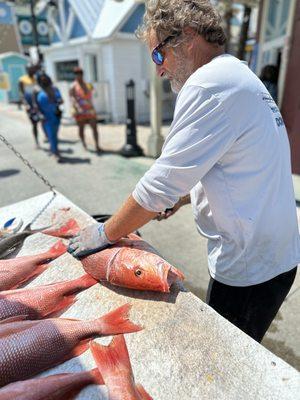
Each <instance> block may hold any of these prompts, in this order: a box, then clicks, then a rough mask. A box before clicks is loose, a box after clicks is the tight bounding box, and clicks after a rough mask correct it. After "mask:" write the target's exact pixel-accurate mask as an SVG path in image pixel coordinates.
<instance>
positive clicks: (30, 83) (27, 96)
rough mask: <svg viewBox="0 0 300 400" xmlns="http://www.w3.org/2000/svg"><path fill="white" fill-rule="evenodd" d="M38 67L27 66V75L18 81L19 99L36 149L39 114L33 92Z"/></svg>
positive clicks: (37, 145)
mask: <svg viewBox="0 0 300 400" xmlns="http://www.w3.org/2000/svg"><path fill="white" fill-rule="evenodd" d="M38 68H39V67H38V66H36V65H32V64H30V65H28V66H27V67H26V70H27V74H25V75H23V76H21V77H20V79H19V91H20V97H21V101H22V103H23V105H24V106H25V110H26V112H27V115H28V118H29V120H30V122H31V124H32V133H33V137H34V140H35V144H36V147H37V148H39V141H38V122H39V120H40V118H39V112H38V108H37V106H36V102H35V99H34V96H35V92H36V91H37V89H36V88H37V81H36V78H35V74H36V72H37V70H38Z"/></svg>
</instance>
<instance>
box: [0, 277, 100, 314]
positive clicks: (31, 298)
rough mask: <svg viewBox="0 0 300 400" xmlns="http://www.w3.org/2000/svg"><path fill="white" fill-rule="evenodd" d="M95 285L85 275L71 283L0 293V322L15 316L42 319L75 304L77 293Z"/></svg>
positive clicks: (90, 278)
mask: <svg viewBox="0 0 300 400" xmlns="http://www.w3.org/2000/svg"><path fill="white" fill-rule="evenodd" d="M96 283H97V281H96V280H95V279H94V278H92V277H91V276H90V275H89V274H86V275H84V276H81V277H80V278H78V279H74V280H72V281H65V282H57V283H51V284H49V285H44V286H39V287H35V288H25V289H15V290H7V291H3V292H0V320H3V319H6V318H9V317H13V316H17V315H24V316H26V318H27V319H41V318H44V317H46V316H49V315H50V314H53V313H56V312H58V311H60V310H62V309H64V308H66V307H69V306H70V305H71V304H73V303H74V302H75V295H76V293H77V292H79V291H80V290H84V289H87V288H89V287H90V286H93V285H95V284H96Z"/></svg>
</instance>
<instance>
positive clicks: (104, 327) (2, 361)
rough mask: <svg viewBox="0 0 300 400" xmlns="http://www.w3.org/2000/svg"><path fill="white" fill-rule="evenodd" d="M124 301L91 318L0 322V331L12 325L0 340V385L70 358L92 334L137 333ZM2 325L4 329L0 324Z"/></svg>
mask: <svg viewBox="0 0 300 400" xmlns="http://www.w3.org/2000/svg"><path fill="white" fill-rule="evenodd" d="M130 307H131V306H130V304H125V305H123V306H122V307H119V308H118V309H116V310H114V311H111V312H110V313H108V314H106V315H104V316H103V317H101V318H98V319H95V320H92V321H80V320H75V319H65V318H52V319H46V320H40V321H24V322H23V323H24V324H25V325H26V328H25V329H22V327H21V324H22V322H18V323H17V325H18V328H17V329H16V328H15V327H14V325H15V323H14V322H11V323H4V324H0V331H1V330H2V329H5V325H6V326H7V325H8V327H7V328H6V331H9V329H10V328H9V325H12V327H11V330H10V332H9V333H10V334H9V336H2V338H1V340H0V371H1V374H0V386H4V385H7V384H8V383H12V382H16V381H19V380H24V379H28V378H30V377H32V376H34V375H36V374H38V373H40V372H42V371H45V370H47V369H49V368H51V367H54V366H56V365H58V364H60V363H62V362H64V361H66V360H69V359H70V358H72V357H75V356H78V355H80V354H82V353H83V352H84V351H86V350H87V348H88V342H89V340H90V339H91V338H93V337H96V336H107V335H118V334H121V333H130V332H137V331H139V330H141V329H142V328H141V327H140V326H138V325H135V324H134V323H133V322H131V321H130V320H129V317H128V313H129V310H130ZM2 325H4V328H3V327H2Z"/></svg>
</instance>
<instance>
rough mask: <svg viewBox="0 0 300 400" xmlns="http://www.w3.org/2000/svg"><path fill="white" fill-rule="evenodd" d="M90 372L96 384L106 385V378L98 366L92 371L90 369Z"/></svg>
mask: <svg viewBox="0 0 300 400" xmlns="http://www.w3.org/2000/svg"><path fill="white" fill-rule="evenodd" d="M89 373H90V376H91V378H92V381H93V383H95V384H96V385H104V380H103V378H102V375H101V374H100V371H99V369H98V368H94V369H92V370H91V371H89Z"/></svg>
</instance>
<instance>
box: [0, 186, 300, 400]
mask: <svg viewBox="0 0 300 400" xmlns="http://www.w3.org/2000/svg"><path fill="white" fill-rule="evenodd" d="M50 197H51V194H49V193H46V194H44V195H41V196H38V197H35V198H31V199H29V200H26V201H24V202H21V203H17V204H14V205H11V206H8V207H4V208H1V209H0V223H2V222H4V221H5V220H6V219H8V218H10V217H12V216H18V217H22V218H23V219H24V220H25V222H29V221H30V220H31V219H32V218H33V217H34V216H35V214H36V213H37V211H39V210H40V209H41V208H42V207H43V205H44V204H45V203H46V202H47V200H48V199H49V198H50ZM67 206H71V207H72V215H73V216H74V217H75V218H76V219H77V220H78V222H79V223H80V224H81V226H84V225H85V224H87V223H88V222H90V220H91V219H90V217H89V216H88V215H87V214H85V213H84V212H83V211H81V210H80V209H79V208H77V207H76V206H75V205H74V204H72V203H71V202H70V201H68V200H67V199H66V198H65V197H63V196H61V195H58V196H57V198H56V199H55V200H54V202H53V203H52V204H51V205H50V207H49V208H48V209H47V211H46V212H45V213H44V214H43V215H42V216H41V217H40V219H39V220H38V223H36V225H35V226H36V227H40V226H44V225H47V224H49V223H50V216H51V214H52V213H53V212H54V211H55V210H57V209H58V208H61V207H67ZM55 241H56V239H55V238H52V237H49V236H46V235H43V234H36V235H34V236H32V237H29V238H28V239H26V241H25V244H24V246H23V248H22V250H21V251H20V252H19V255H24V254H34V253H37V252H40V251H42V250H44V249H47V248H48V247H49V245H50V244H52V243H54V242H55ZM82 274H83V269H82V267H81V263H80V262H79V261H77V260H75V259H74V258H73V257H72V256H71V255H69V254H65V255H63V256H62V257H60V258H59V259H57V260H55V261H54V262H52V263H51V265H50V267H49V268H48V269H47V270H46V271H45V272H44V273H43V274H42V275H41V276H39V277H38V278H37V279H35V280H34V281H32V282H31V283H30V284H29V285H28V286H31V287H34V286H38V285H40V284H44V283H51V282H56V281H59V280H62V279H73V278H76V277H79V276H81V275H82ZM126 302H130V303H132V304H133V308H132V312H131V317H132V319H133V320H134V321H135V322H137V323H140V324H142V325H143V326H144V328H145V329H144V330H143V331H141V332H138V333H135V334H130V335H126V341H127V345H128V349H129V353H130V357H131V362H132V366H133V370H134V373H135V378H136V381H137V382H141V383H142V384H143V385H144V387H145V389H146V390H147V391H148V392H149V393H150V394H151V395H152V396H153V398H154V399H161V400H177V399H178V400H187V399H188V400H199V399H201V400H206V399H209V400H214V399H220V400H223V399H224V400H225V399H226V400H228V399H232V400H238V399H243V400H244V399H247V400H252V399H253V400H254V399H255V400H258V399H264V400H268V399H270V400H271V399H272V400H275V399H278V400H279V399H280V400H282V399H285V400H288V399H291V400H292V399H293V400H294V399H296V398H299V393H300V374H299V373H298V372H297V371H296V370H295V369H293V368H292V367H290V366H289V365H288V364H287V363H285V362H284V361H282V360H281V359H279V358H278V357H276V356H275V355H273V354H272V353H270V352H269V351H268V350H266V349H265V348H264V347H262V346H261V345H259V344H257V343H256V342H255V341H253V340H252V339H251V338H249V337H248V336H247V335H245V334H244V333H243V332H241V331H240V330H238V329H237V328H236V327H234V326H233V325H231V324H230V323H229V322H228V321H226V320H225V319H223V318H222V317H221V316H219V315H218V314H217V313H216V312H214V311H213V310H212V309H211V308H210V307H208V306H207V305H206V304H204V303H203V302H202V301H201V300H200V299H198V298H197V297H195V296H194V295H193V294H192V293H190V292H187V291H184V290H183V289H181V288H179V287H176V288H174V289H173V290H172V292H171V293H170V294H169V295H164V294H155V293H150V292H144V293H143V292H136V291H131V290H126V289H121V288H115V287H109V286H108V285H106V286H104V285H101V284H97V285H95V286H94V287H92V288H90V289H88V290H86V291H84V292H82V293H81V294H79V295H78V301H77V303H76V304H75V305H73V306H72V307H71V308H70V309H69V310H68V311H67V312H65V313H64V314H63V316H64V317H70V318H80V319H90V318H91V319H92V318H97V317H99V316H101V315H103V314H105V313H106V312H108V311H110V310H112V309H114V308H116V307H117V306H120V305H122V304H124V303H126ZM97 341H99V342H100V343H105V344H107V343H108V342H109V341H110V338H102V339H97ZM94 366H95V364H94V361H93V359H92V357H91V354H90V352H89V351H87V352H86V353H84V354H83V355H82V356H80V357H77V358H74V359H72V360H70V361H68V362H66V363H64V364H62V365H60V366H58V367H56V368H53V369H51V370H49V371H47V372H46V373H44V374H43V375H49V374H53V373H56V372H67V371H69V372H70V371H79V370H82V369H90V368H93V367H94ZM78 399H81V400H83V399H84V400H87V399H91V400H93V399H101V400H106V399H107V392H106V389H105V388H103V387H96V386H91V387H88V388H87V389H85V390H84V391H82V392H81V394H80V395H79V396H78Z"/></svg>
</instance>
